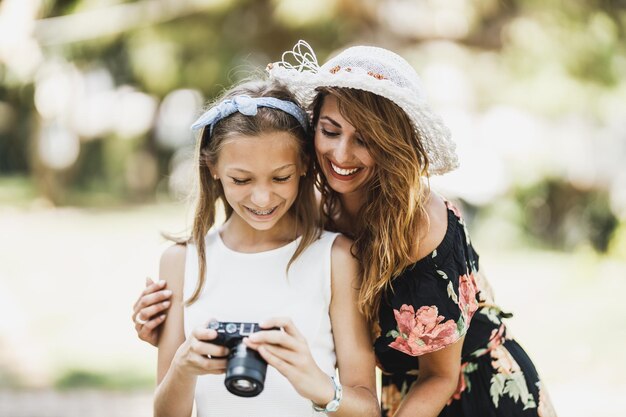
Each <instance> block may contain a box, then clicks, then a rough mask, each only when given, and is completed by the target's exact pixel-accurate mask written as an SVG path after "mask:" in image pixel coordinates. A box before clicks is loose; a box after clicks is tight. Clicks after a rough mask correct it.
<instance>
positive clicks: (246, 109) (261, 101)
mask: <svg viewBox="0 0 626 417" xmlns="http://www.w3.org/2000/svg"><path fill="white" fill-rule="evenodd" d="M259 107H270V108H273V109H278V110H282V111H284V112H285V113H287V114H289V115H291V116H293V117H294V118H295V119H296V120H297V121H298V123H300V125H301V126H302V128H303V129H304V130H305V131H306V130H307V129H308V123H307V114H306V112H305V111H304V110H303V109H302V108H301V107H300V106H298V105H297V104H296V103H293V102H291V101H286V100H280V99H277V98H274V97H254V98H253V97H250V96H246V95H241V96H235V97H233V98H229V99H226V100H223V101H221V102H220V103H219V104H217V105H216V106H213V107H211V108H210V109H209V110H207V111H206V112H205V113H204V114H203V115H202V116H200V117H199V118H198V120H196V121H195V123H194V124H192V125H191V130H198V129H202V128H203V127H205V126H209V135H212V134H213V126H214V125H215V123H217V122H219V121H220V120H222V119H223V118H225V117H228V116H230V115H231V114H233V113H236V112H239V113H241V114H243V115H246V116H256V113H257V110H258V108H259Z"/></svg>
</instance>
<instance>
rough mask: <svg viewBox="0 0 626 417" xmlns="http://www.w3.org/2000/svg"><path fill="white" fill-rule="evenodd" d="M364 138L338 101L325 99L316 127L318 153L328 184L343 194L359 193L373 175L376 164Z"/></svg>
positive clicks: (328, 96) (331, 98) (329, 97)
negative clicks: (343, 114)
mask: <svg viewBox="0 0 626 417" xmlns="http://www.w3.org/2000/svg"><path fill="white" fill-rule="evenodd" d="M361 135H362V133H361V132H358V131H357V130H356V128H355V127H354V126H353V125H352V124H350V122H348V120H346V119H345V118H344V117H343V116H342V114H341V113H340V111H339V106H338V103H337V98H335V97H334V96H332V95H327V96H326V97H324V101H323V103H322V106H321V108H320V114H319V118H318V121H317V125H316V126H315V153H316V155H317V161H318V162H319V166H320V167H321V169H322V173H323V174H324V176H325V177H326V181H327V182H328V185H329V186H330V187H331V188H332V189H333V190H335V191H336V192H338V193H340V194H350V193H354V192H355V191H358V190H359V189H361V187H362V186H363V185H364V184H366V183H367V182H368V181H369V180H370V179H371V178H372V176H373V175H374V168H375V166H376V163H375V162H374V159H373V158H372V156H371V155H370V153H369V151H368V149H367V146H366V145H365V143H364V142H363V138H362V136H361Z"/></svg>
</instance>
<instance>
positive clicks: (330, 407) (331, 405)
mask: <svg viewBox="0 0 626 417" xmlns="http://www.w3.org/2000/svg"><path fill="white" fill-rule="evenodd" d="M330 380H331V381H333V385H334V386H335V397H334V398H333V399H332V400H330V401H329V402H328V404H326V406H325V407H324V408H322V407H320V406H319V405H316V404H315V403H313V409H314V410H315V411H321V412H323V413H332V412H333V411H337V410H339V404H340V403H341V398H342V397H343V388H342V387H341V383H340V382H339V379H338V378H337V377H336V376H331V377H330Z"/></svg>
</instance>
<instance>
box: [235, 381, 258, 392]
mask: <svg viewBox="0 0 626 417" xmlns="http://www.w3.org/2000/svg"><path fill="white" fill-rule="evenodd" d="M231 385H232V386H233V388H235V389H236V390H237V391H244V392H252V391H254V390H256V389H257V386H258V385H257V384H256V383H255V382H253V381H248V380H247V379H234V380H233V382H232V383H231Z"/></svg>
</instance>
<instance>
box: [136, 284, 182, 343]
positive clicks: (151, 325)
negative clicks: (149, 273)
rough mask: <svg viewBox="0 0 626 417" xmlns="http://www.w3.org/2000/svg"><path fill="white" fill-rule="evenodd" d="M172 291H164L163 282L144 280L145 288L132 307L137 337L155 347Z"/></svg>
mask: <svg viewBox="0 0 626 417" xmlns="http://www.w3.org/2000/svg"><path fill="white" fill-rule="evenodd" d="M171 297H172V291H170V290H166V289H165V281H158V282H154V281H152V279H150V278H146V288H145V289H144V290H143V292H142V293H141V295H139V298H138V299H137V301H136V302H135V305H134V306H133V317H132V319H133V322H134V323H135V331H136V332H137V336H138V337H139V338H140V339H141V340H143V341H145V342H148V343H150V344H151V345H153V346H156V345H157V343H158V342H159V336H160V335H161V324H162V323H163V322H164V321H165V317H166V315H167V314H166V311H167V309H168V308H169V307H170V305H171V301H170V299H171Z"/></svg>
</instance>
